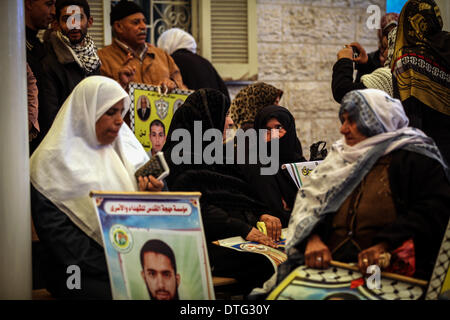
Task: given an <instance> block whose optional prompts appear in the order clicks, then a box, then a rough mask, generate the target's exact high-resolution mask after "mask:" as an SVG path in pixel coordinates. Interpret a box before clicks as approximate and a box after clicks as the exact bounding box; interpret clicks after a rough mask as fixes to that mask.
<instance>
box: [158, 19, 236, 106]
mask: <svg viewBox="0 0 450 320" xmlns="http://www.w3.org/2000/svg"><path fill="white" fill-rule="evenodd" d="M158 48H161V49H163V50H164V51H166V52H167V53H168V54H170V55H171V57H172V58H173V60H174V61H175V63H176V65H177V66H178V68H179V69H180V72H181V76H182V77H183V82H184V84H185V85H186V86H187V87H188V88H189V89H191V90H198V89H203V88H212V89H217V90H219V91H220V92H222V93H223V94H224V95H225V96H226V97H228V99H230V95H229V93H228V89H227V86H226V85H225V83H224V82H223V80H222V78H221V77H220V75H219V74H218V73H217V70H216V69H215V68H214V66H213V65H212V64H211V63H210V62H209V61H208V60H206V59H205V58H203V57H202V56H200V55H198V54H197V43H196V42H195V39H194V37H193V36H192V35H190V34H189V33H187V32H186V31H184V30H182V29H179V28H171V29H169V30H166V31H164V32H163V33H162V34H161V35H160V36H159V38H158Z"/></svg>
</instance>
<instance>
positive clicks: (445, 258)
mask: <svg viewBox="0 0 450 320" xmlns="http://www.w3.org/2000/svg"><path fill="white" fill-rule="evenodd" d="M425 299H427V300H436V299H441V300H450V220H449V222H448V224H447V229H446V231H445V234H444V238H443V239H442V244H441V248H440V249H439V254H438V256H437V259H436V263H435V264H434V269H433V273H432V275H431V279H430V285H429V286H428V290H427V295H426V297H425Z"/></svg>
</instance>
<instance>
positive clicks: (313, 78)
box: [230, 0, 385, 159]
mask: <svg viewBox="0 0 450 320" xmlns="http://www.w3.org/2000/svg"><path fill="white" fill-rule="evenodd" d="M371 4H375V5H378V6H379V7H380V8H381V10H382V12H381V14H383V13H384V10H385V0H258V1H257V17H258V64H259V65H258V68H259V72H258V73H259V74H258V81H264V82H267V83H270V84H272V85H274V86H276V87H278V88H280V89H282V90H283V91H284V95H283V98H282V99H281V102H280V104H281V105H282V106H284V107H287V108H288V109H289V110H290V111H291V112H292V113H293V115H294V117H295V119H296V125H297V133H298V136H299V138H300V140H301V142H302V146H303V152H304V154H305V157H306V158H307V159H309V146H310V145H311V144H312V143H314V142H316V141H318V140H325V141H326V142H327V147H328V148H329V147H330V146H331V144H332V143H333V142H334V141H335V140H337V139H338V138H339V137H340V134H339V127H340V123H339V120H338V117H337V112H338V107H339V104H338V103H336V102H335V101H334V99H333V96H332V93H331V73H332V67H333V64H334V63H335V62H336V54H337V52H338V51H339V50H340V49H341V48H342V47H343V46H344V45H345V44H348V43H350V42H352V41H358V42H360V43H361V44H362V45H363V46H364V48H366V50H367V52H371V51H373V50H376V48H377V46H378V43H377V41H378V40H377V36H376V30H369V29H368V28H367V27H366V21H367V19H368V18H369V16H370V15H371V14H369V13H367V8H368V6H369V5H371ZM238 89H239V88H237V87H232V88H230V94H231V95H232V96H234V95H235V94H236V92H237V91H238Z"/></svg>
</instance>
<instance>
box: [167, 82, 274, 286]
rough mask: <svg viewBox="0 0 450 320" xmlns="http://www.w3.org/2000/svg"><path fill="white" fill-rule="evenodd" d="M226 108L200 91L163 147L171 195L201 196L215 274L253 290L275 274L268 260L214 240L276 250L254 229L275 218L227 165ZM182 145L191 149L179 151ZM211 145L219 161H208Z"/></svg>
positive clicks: (217, 95) (220, 98) (213, 93)
mask: <svg viewBox="0 0 450 320" xmlns="http://www.w3.org/2000/svg"><path fill="white" fill-rule="evenodd" d="M228 108H229V100H228V99H227V98H226V97H225V96H224V95H223V94H222V93H221V92H220V91H218V90H215V89H200V90H197V91H196V92H194V93H192V94H191V95H189V97H188V98H187V99H186V101H185V102H184V104H183V105H182V106H181V107H180V108H179V109H177V111H176V112H175V114H174V116H173V118H172V122H171V124H170V128H169V132H168V135H167V141H166V144H165V145H164V148H163V152H164V156H165V158H166V160H167V163H168V165H169V167H170V175H169V176H168V177H167V178H166V182H167V185H168V187H169V189H170V190H171V191H199V192H201V193H202V196H201V198H200V204H201V211H202V220H203V225H204V230H205V236H206V240H207V244H208V254H209V260H210V264H211V269H212V273H213V275H215V276H227V277H233V278H237V279H238V280H239V282H240V283H241V284H244V286H246V288H247V289H248V290H249V289H251V288H253V287H254V286H255V285H256V284H258V285H260V284H262V283H263V282H264V281H265V280H267V278H268V277H270V276H271V275H272V274H273V272H274V269H273V266H272V265H271V263H270V262H269V260H268V259H267V258H266V257H264V256H262V255H260V254H257V253H249V252H245V253H243V252H239V251H236V250H233V249H228V248H225V247H219V246H217V245H214V244H212V241H215V240H220V239H223V238H228V237H234V236H241V237H242V238H244V239H246V240H249V241H256V242H259V243H262V244H265V245H269V246H272V247H275V246H276V245H275V243H274V241H273V240H272V239H271V238H269V237H268V236H266V235H264V234H263V233H262V232H260V231H259V230H258V229H257V228H256V223H257V222H258V221H259V220H262V221H269V220H271V219H274V217H273V216H271V215H269V214H267V213H268V212H270V211H269V210H268V209H267V208H266V207H265V206H264V204H263V203H261V202H259V201H258V200H256V195H255V193H254V191H253V188H252V186H250V185H249V184H247V183H246V182H245V181H243V180H242V179H240V178H239V176H238V175H237V174H236V171H235V169H236V166H235V165H233V164H223V163H224V161H223V156H222V155H221V154H220V153H221V152H222V150H223V149H222V148H224V147H223V145H222V133H223V129H224V126H225V116H226V113H227V111H228ZM211 129H213V130H211ZM207 130H208V131H207ZM214 130H215V133H216V136H215V139H213V141H212V142H208V141H204V139H201V140H200V139H199V140H196V138H197V136H198V137H199V138H201V137H202V136H203V133H204V132H212V131H214ZM202 131H203V132H202ZM198 132H200V134H201V135H198ZM180 136H182V137H183V140H182V141H180V142H178V139H180ZM177 137H178V138H177ZM181 143H182V144H185V145H187V146H188V149H187V150H186V149H185V150H180V146H179V144H181ZM210 143H215V146H216V149H215V152H218V153H219V154H215V152H213V153H214V154H215V159H209V154H208V149H209V151H210V152H211V149H210V146H209V145H210ZM215 160H217V161H215Z"/></svg>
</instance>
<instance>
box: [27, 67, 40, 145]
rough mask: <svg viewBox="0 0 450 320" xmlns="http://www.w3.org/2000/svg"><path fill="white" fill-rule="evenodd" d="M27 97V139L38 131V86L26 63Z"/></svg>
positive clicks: (34, 135)
mask: <svg viewBox="0 0 450 320" xmlns="http://www.w3.org/2000/svg"><path fill="white" fill-rule="evenodd" d="M27 98H28V134H29V140H30V141H31V140H33V139H34V138H36V136H37V133H38V132H39V123H38V105H39V103H38V88H37V86H36V78H35V77H34V74H33V71H31V68H30V66H29V65H28V63H27Z"/></svg>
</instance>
